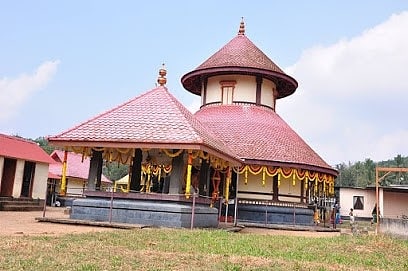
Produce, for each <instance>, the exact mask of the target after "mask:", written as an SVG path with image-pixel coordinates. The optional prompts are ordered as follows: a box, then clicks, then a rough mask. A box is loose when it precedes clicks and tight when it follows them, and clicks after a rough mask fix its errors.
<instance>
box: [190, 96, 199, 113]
mask: <svg viewBox="0 0 408 271" xmlns="http://www.w3.org/2000/svg"><path fill="white" fill-rule="evenodd" d="M200 106H201V97H199V96H194V97H193V99H192V100H191V102H190V104H189V105H188V106H186V107H187V109H188V110H189V111H190V112H191V113H193V114H194V113H195V112H197V111H198V109H200Z"/></svg>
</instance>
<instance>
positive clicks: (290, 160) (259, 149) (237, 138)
mask: <svg viewBox="0 0 408 271" xmlns="http://www.w3.org/2000/svg"><path fill="white" fill-rule="evenodd" d="M195 116H196V117H197V118H198V119H199V120H200V121H201V122H202V123H204V124H205V125H207V126H208V127H209V128H211V129H212V130H213V131H214V133H215V134H216V135H218V136H219V137H220V138H221V139H222V140H223V141H224V142H225V143H226V144H227V145H229V146H230V147H231V149H232V150H233V151H234V152H235V153H236V154H237V155H238V156H239V157H240V158H242V159H244V161H245V162H246V163H258V164H262V163H264V164H282V165H284V164H286V165H288V166H297V167H300V168H307V169H312V170H318V171H322V172H326V173H329V174H333V175H337V171H336V170H334V169H333V168H332V167H330V166H329V165H328V164H327V163H326V162H325V161H324V160H323V159H322V158H321V157H320V156H319V155H318V154H317V153H316V152H315V151H314V150H313V149H312V148H311V147H310V146H309V145H308V144H307V143H306V142H305V141H304V140H303V139H302V138H301V137H300V136H299V135H298V134H297V133H296V132H295V131H294V130H293V129H292V128H291V127H290V126H289V125H288V124H287V123H286V122H285V121H284V120H283V119H282V118H281V117H280V116H279V115H278V114H276V113H275V112H274V111H273V110H272V109H270V108H267V107H260V106H255V105H250V104H248V105H221V106H220V105H207V106H205V107H202V108H201V109H200V110H199V111H197V112H196V113H195Z"/></svg>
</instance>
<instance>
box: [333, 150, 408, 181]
mask: <svg viewBox="0 0 408 271" xmlns="http://www.w3.org/2000/svg"><path fill="white" fill-rule="evenodd" d="M376 167H405V168H408V156H406V157H404V156H402V155H400V154H398V155H397V156H396V157H394V158H393V159H389V160H386V161H380V162H374V161H373V160H371V159H370V158H367V159H365V161H364V162H361V161H358V162H355V163H350V162H349V163H348V164H345V163H341V164H337V165H336V166H335V168H336V169H337V170H338V171H339V175H338V177H337V179H336V186H339V187H367V186H373V185H375V168H376ZM382 174H384V173H382ZM381 176H382V175H380V177H381ZM381 185H383V186H389V185H408V174H407V173H401V172H392V173H390V174H388V175H387V176H386V177H385V178H384V180H383V181H382V182H381Z"/></svg>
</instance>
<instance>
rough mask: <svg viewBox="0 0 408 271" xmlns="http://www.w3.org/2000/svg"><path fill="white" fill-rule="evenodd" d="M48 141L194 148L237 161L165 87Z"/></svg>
mask: <svg viewBox="0 0 408 271" xmlns="http://www.w3.org/2000/svg"><path fill="white" fill-rule="evenodd" d="M48 140H49V141H50V143H54V144H57V145H65V146H73V144H76V145H84V144H92V145H93V146H100V147H103V146H107V145H109V146H116V147H134V148H169V149H170V148H174V149H177V148H179V149H181V148H183V149H185V148H196V149H199V147H200V146H204V147H205V148H207V149H208V150H209V152H211V150H212V151H213V153H215V154H224V155H226V157H227V158H229V159H230V160H234V161H235V162H237V161H239V158H237V157H236V156H235V155H234V153H233V152H232V151H231V150H230V149H229V147H228V146H226V145H225V144H224V143H223V142H222V141H221V140H219V139H217V137H216V136H214V135H213V134H212V133H211V131H209V130H208V129H207V127H205V126H203V125H202V124H201V123H200V122H199V121H198V120H197V119H196V118H195V117H194V115H193V114H192V113H191V112H190V111H188V109H187V108H185V107H184V106H183V105H182V104H181V103H180V102H179V101H178V100H177V99H176V98H175V97H174V96H173V95H171V94H170V93H169V91H168V90H167V88H166V87H163V86H160V87H157V88H155V89H152V90H150V91H148V92H146V93H144V94H142V95H140V96H138V97H136V98H134V99H131V100H130V101H128V102H126V103H124V104H122V105H119V106H118V107H116V108H113V109H111V110H109V111H107V112H105V113H102V114H100V115H98V116H96V117H94V118H92V119H90V120H88V121H85V122H83V123H81V124H79V125H78V126H76V127H74V128H72V129H69V130H67V131H65V132H63V133H61V134H59V135H56V136H53V137H50V138H49V139H48Z"/></svg>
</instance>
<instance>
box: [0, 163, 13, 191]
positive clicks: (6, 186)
mask: <svg viewBox="0 0 408 271" xmlns="http://www.w3.org/2000/svg"><path fill="white" fill-rule="evenodd" d="M16 166H17V160H16V159H10V158H4V165H3V176H2V178H1V184H0V196H1V197H11V196H13V186H14V176H15V175H16Z"/></svg>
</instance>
